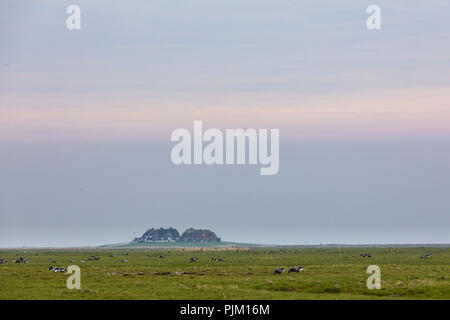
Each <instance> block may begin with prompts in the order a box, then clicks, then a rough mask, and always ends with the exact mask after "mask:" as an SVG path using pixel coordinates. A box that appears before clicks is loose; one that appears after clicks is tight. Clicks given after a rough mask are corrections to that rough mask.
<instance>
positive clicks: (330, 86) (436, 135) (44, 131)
mask: <svg viewBox="0 0 450 320" xmlns="http://www.w3.org/2000/svg"><path fill="white" fill-rule="evenodd" d="M71 4H77V5H79V6H80V8H81V30H68V29H67V28H66V19H67V18H68V17H69V15H68V14H67V13H66V8H67V7H68V6H69V5H71ZM372 4H376V5H378V6H379V7H380V8H381V18H382V20H381V21H382V22H381V26H382V27H381V30H368V29H367V27H366V19H367V17H368V16H369V15H368V14H367V13H366V9H367V7H368V6H369V5H372ZM449 18H450V3H449V2H448V1H447V0H430V1H427V2H424V1H419V0H414V1H405V0H399V1H395V2H393V1H385V0H371V1H355V0H352V1H350V0H345V1H332V0H317V1H295V0H281V1H269V0H259V1H253V0H250V1H244V2H243V1H234V0H231V1H230V0H229V1H216V0H215V1H210V0H208V1H206V0H204V1H203V0H201V1H200V0H194V1H181V0H178V1H168V0H165V1H153V0H152V1H144V0H138V1H133V4H130V3H126V2H124V1H106V0H96V1H86V0H73V1H55V0H53V1H50V0H36V1H25V0H14V1H13V0H4V1H2V2H1V4H0V247H11V246H79V245H100V244H105V243H117V242H126V241H129V240H130V239H131V238H132V237H133V235H134V233H136V235H140V234H142V233H144V232H145V231H146V229H148V228H151V227H159V226H164V227H169V226H172V227H176V228H177V229H178V230H179V231H180V232H182V231H183V230H184V229H185V228H189V227H195V228H209V229H211V230H213V231H215V232H216V233H217V234H218V236H220V237H221V238H222V239H223V240H229V241H238V242H251V243H265V244H320V243H450V232H449V230H450V199H449V197H448V192H449V190H450V179H449V178H450V172H449V163H450V148H449V147H450V58H449V57H450V41H449V40H450V39H449V38H450V19H449ZM194 120H202V121H203V124H204V126H205V128H207V127H210V128H219V129H221V130H225V129H227V128H266V129H270V128H278V129H280V171H279V173H278V174H277V175H274V176H260V175H259V173H258V171H259V166H251V165H245V166H187V165H186V166H175V165H173V163H172V162H171V161H170V150H171V148H172V147H173V145H174V143H173V142H171V141H170V135H171V132H172V131H173V130H174V129H177V128H187V129H189V130H191V131H192V128H193V121H194Z"/></svg>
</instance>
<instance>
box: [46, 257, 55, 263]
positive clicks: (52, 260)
mask: <svg viewBox="0 0 450 320" xmlns="http://www.w3.org/2000/svg"><path fill="white" fill-rule="evenodd" d="M48 262H50V263H56V261H55V259H51V258H50V259H48Z"/></svg>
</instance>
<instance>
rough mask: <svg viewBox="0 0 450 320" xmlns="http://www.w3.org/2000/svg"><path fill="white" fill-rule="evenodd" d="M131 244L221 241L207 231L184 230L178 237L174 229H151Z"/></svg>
mask: <svg viewBox="0 0 450 320" xmlns="http://www.w3.org/2000/svg"><path fill="white" fill-rule="evenodd" d="M132 242H133V243H154V242H175V243H176V242H184V243H185V242H191V243H217V242H221V239H220V238H219V237H217V235H216V234H215V233H214V232H212V231H211V230H209V229H194V228H189V229H186V230H185V231H184V232H183V234H182V235H181V236H180V233H179V232H178V230H177V229H175V228H172V227H170V228H163V227H161V228H157V229H155V228H151V229H148V230H147V231H145V232H144V234H143V235H142V236H141V237H137V238H134V239H133V241H132Z"/></svg>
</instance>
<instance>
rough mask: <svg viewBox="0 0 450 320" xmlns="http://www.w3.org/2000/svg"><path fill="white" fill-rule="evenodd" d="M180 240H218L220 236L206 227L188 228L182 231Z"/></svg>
mask: <svg viewBox="0 0 450 320" xmlns="http://www.w3.org/2000/svg"><path fill="white" fill-rule="evenodd" d="M180 241H184V242H220V238H218V237H217V236H216V234H215V233H214V232H212V231H211V230H208V229H194V228H189V229H187V230H186V231H184V232H183V234H182V235H181V238H180Z"/></svg>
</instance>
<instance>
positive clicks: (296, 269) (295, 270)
mask: <svg viewBox="0 0 450 320" xmlns="http://www.w3.org/2000/svg"><path fill="white" fill-rule="evenodd" d="M303 270H304V269H303V267H300V266H298V267H292V268H290V269H289V271H288V273H291V272H301V271H303Z"/></svg>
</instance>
